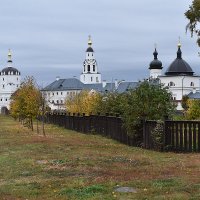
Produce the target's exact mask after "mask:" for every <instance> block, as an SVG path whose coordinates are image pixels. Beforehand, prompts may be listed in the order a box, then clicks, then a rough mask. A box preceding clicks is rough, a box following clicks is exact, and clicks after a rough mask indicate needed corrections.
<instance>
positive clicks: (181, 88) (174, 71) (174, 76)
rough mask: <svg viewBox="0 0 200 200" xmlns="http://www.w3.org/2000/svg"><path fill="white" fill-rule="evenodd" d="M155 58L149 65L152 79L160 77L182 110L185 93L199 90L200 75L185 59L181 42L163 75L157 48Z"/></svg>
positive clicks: (178, 107) (178, 108)
mask: <svg viewBox="0 0 200 200" xmlns="http://www.w3.org/2000/svg"><path fill="white" fill-rule="evenodd" d="M153 55H154V60H153V61H152V62H151V63H150V65H149V70H150V79H158V80H159V81H160V83H161V84H163V85H164V86H166V87H167V88H168V90H169V91H170V92H171V93H172V96H173V100H174V101H175V102H176V103H177V110H182V106H181V100H182V98H183V96H184V95H188V94H190V93H191V92H192V93H196V91H199V90H200V88H199V83H200V82H199V81H200V76H198V75H196V74H195V73H194V71H193V70H192V68H191V66H190V65H189V64H188V63H187V62H186V61H185V60H184V59H183V57H182V51H181V43H180V41H179V43H178V50H177V56H176V58H175V60H174V61H172V63H171V64H170V65H169V67H168V68H167V70H166V71H165V73H164V75H162V69H163V67H162V62H161V61H159V60H158V52H157V49H156V48H155V51H154V53H153Z"/></svg>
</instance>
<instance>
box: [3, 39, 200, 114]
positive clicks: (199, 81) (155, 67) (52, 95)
mask: <svg viewBox="0 0 200 200" xmlns="http://www.w3.org/2000/svg"><path fill="white" fill-rule="evenodd" d="M153 55H154V60H153V61H152V62H151V63H150V65H149V70H150V76H149V78H148V79H149V80H156V81H158V82H159V83H161V84H163V86H164V87H167V88H168V90H169V92H171V93H172V98H173V100H174V101H175V102H176V103H177V110H182V106H181V100H182V98H183V96H184V95H188V96H189V97H191V98H199V99H200V92H199V91H200V76H199V75H196V74H195V73H194V71H193V70H192V68H191V67H190V65H189V64H188V63H187V62H186V61H185V60H184V59H183V58H182V51H181V44H180V41H179V43H178V51H177V57H176V59H175V60H174V61H173V62H172V63H171V64H170V66H169V67H168V68H167V70H166V71H165V73H164V74H163V73H162V71H163V67H162V62H161V61H159V60H158V52H157V50H156V48H155V51H154V53H153ZM20 82H21V74H20V72H19V71H18V70H17V69H16V68H14V67H13V63H12V55H11V51H10V50H9V52H8V62H7V66H6V67H5V68H4V69H2V71H0V112H1V113H5V112H6V111H7V110H9V108H10V98H11V95H12V94H13V93H14V92H15V91H16V90H17V89H18V88H19V87H20ZM139 84H140V82H126V81H118V80H115V81H114V82H113V83H107V82H106V81H102V80H101V73H100V72H99V71H98V66H97V61H96V59H95V56H94V50H93V48H92V40H91V37H90V36H89V39H88V48H87V50H86V58H85V60H84V62H83V69H82V73H81V75H80V80H79V79H76V78H68V79H60V78H59V77H57V78H56V80H55V81H54V82H52V83H51V84H49V85H48V86H46V87H45V88H43V89H42V92H43V95H45V97H46V100H47V102H48V105H49V107H50V108H51V109H52V110H60V109H65V100H66V98H69V97H71V96H73V95H76V94H78V93H80V92H81V91H82V90H89V91H91V92H100V93H106V92H118V93H124V92H127V91H128V90H130V89H134V88H136V87H137V86H138V85H139Z"/></svg>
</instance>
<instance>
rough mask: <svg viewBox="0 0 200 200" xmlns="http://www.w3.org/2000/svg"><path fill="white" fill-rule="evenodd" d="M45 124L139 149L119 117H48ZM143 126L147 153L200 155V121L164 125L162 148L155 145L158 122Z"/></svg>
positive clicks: (143, 144) (147, 122)
mask: <svg viewBox="0 0 200 200" xmlns="http://www.w3.org/2000/svg"><path fill="white" fill-rule="evenodd" d="M45 122H46V123H51V124H55V125H59V126H61V127H64V128H66V129H70V130H75V131H78V132H82V133H96V134H99V135H102V136H107V137H110V138H112V139H115V140H117V141H119V142H121V143H124V144H127V145H130V146H136V145H138V141H134V139H133V138H132V137H130V136H128V134H127V131H126V130H125V128H124V127H123V121H122V119H121V118H120V117H118V116H102V115H90V116H85V115H84V114H83V115H79V114H77V115H75V114H74V115H68V114H66V113H48V114H47V115H46V117H45ZM141 125H142V126H143V138H142V141H143V142H142V146H143V147H144V148H146V149H152V150H163V151H165V150H168V151H176V152H200V121H171V120H166V121H164V122H163V133H162V134H163V137H162V141H161V142H162V145H160V146H159V148H158V145H157V144H156V143H155V138H154V137H155V136H154V137H153V136H152V133H153V131H154V130H155V127H156V126H157V121H152V120H149V121H146V120H144V121H143V123H141ZM141 134H142V133H141Z"/></svg>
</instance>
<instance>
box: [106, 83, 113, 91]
mask: <svg viewBox="0 0 200 200" xmlns="http://www.w3.org/2000/svg"><path fill="white" fill-rule="evenodd" d="M113 91H115V83H106V86H105V87H104V88H103V92H113Z"/></svg>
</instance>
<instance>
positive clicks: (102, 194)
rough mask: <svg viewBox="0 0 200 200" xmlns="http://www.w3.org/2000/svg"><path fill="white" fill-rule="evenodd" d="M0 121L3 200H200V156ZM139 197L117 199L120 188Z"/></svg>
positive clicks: (125, 195)
mask: <svg viewBox="0 0 200 200" xmlns="http://www.w3.org/2000/svg"><path fill="white" fill-rule="evenodd" d="M46 132H47V137H46V138H45V137H43V136H42V135H37V133H36V132H31V131H30V130H28V129H27V128H24V127H22V126H21V125H20V123H19V122H17V121H14V120H13V119H12V118H9V117H3V116H0V169H1V170H0V199H8V200H13V199H37V200H38V199H39V200H40V199H48V200H49V199H61V200H62V199H70V200H71V199H83V200H84V199H92V200H94V199H98V200H99V199H100V200H101V199H105V200H106V199H107V200H112V199H120V200H121V199H122V200H123V199H124V200H127V199H159V200H160V199H181V200H182V199H183V200H184V199H200V178H199V177H200V155H199V154H174V153H159V152H153V151H147V150H143V149H140V148H133V147H129V146H125V145H123V144H120V143H118V142H115V141H113V140H111V139H107V138H103V137H101V136H97V135H85V134H80V133H77V132H74V131H69V130H65V129H62V128H59V127H56V126H53V125H47V126H46ZM118 185H119V186H130V187H134V188H135V189H136V190H137V193H113V191H114V188H115V187H116V186H118Z"/></svg>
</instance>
